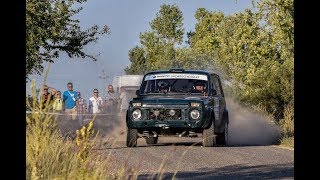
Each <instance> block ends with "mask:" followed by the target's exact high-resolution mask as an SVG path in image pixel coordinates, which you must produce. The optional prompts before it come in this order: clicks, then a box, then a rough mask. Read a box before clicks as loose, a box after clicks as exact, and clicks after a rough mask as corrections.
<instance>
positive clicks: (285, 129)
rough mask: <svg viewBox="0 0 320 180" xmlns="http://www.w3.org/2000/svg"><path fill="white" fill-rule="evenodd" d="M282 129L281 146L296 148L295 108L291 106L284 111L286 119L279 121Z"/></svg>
mask: <svg viewBox="0 0 320 180" xmlns="http://www.w3.org/2000/svg"><path fill="white" fill-rule="evenodd" d="M279 126H280V129H281V139H280V145H281V146H285V147H291V148H294V107H293V106H292V105H289V106H287V107H285V109H284V118H283V119H281V120H280V121H279Z"/></svg>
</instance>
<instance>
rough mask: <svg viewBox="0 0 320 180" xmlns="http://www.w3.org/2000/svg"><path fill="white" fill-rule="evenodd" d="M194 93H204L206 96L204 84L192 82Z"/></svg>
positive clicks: (202, 82)
mask: <svg viewBox="0 0 320 180" xmlns="http://www.w3.org/2000/svg"><path fill="white" fill-rule="evenodd" d="M193 88H194V91H193V92H195V93H204V94H206V93H207V91H206V88H205V82H204V81H196V82H194V86H193Z"/></svg>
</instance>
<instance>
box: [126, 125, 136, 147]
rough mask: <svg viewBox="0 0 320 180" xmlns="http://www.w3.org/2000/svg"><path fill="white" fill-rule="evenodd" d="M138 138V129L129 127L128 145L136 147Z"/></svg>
mask: <svg viewBox="0 0 320 180" xmlns="http://www.w3.org/2000/svg"><path fill="white" fill-rule="evenodd" d="M137 140H138V130H137V129H131V128H128V130H127V147H136V146H137Z"/></svg>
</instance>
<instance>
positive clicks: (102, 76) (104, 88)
mask: <svg viewBox="0 0 320 180" xmlns="http://www.w3.org/2000/svg"><path fill="white" fill-rule="evenodd" d="M99 78H100V79H102V88H103V90H102V92H103V96H102V97H105V96H106V89H107V86H106V85H105V84H106V82H107V80H106V79H107V78H109V76H107V75H106V73H105V72H104V70H102V75H100V76H99Z"/></svg>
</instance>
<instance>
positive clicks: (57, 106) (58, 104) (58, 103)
mask: <svg viewBox="0 0 320 180" xmlns="http://www.w3.org/2000/svg"><path fill="white" fill-rule="evenodd" d="M62 106H63V101H62V97H61V92H60V91H57V93H56V96H55V98H54V100H53V110H54V111H55V112H57V113H61V112H62Z"/></svg>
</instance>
